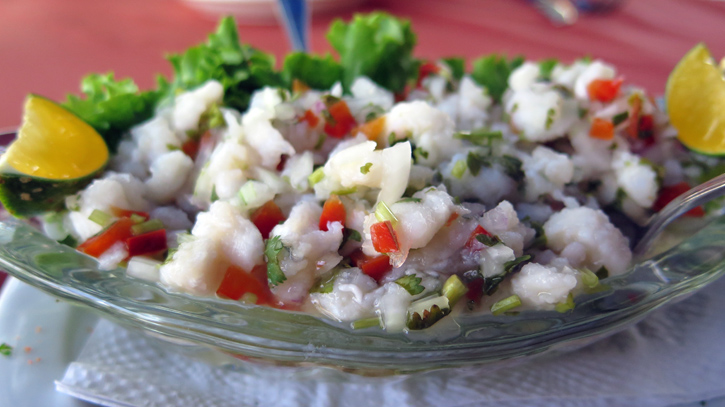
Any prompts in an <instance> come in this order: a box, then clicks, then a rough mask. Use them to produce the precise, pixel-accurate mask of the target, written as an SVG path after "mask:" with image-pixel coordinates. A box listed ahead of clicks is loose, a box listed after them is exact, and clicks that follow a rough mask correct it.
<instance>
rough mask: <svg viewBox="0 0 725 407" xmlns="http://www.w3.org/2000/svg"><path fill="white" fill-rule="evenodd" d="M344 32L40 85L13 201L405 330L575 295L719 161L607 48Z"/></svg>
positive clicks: (378, 30) (203, 269) (70, 230)
mask: <svg viewBox="0 0 725 407" xmlns="http://www.w3.org/2000/svg"><path fill="white" fill-rule="evenodd" d="M328 39H329V41H330V43H331V45H332V46H333V48H334V49H335V50H336V52H337V57H333V56H330V55H326V56H316V55H311V54H305V53H292V54H290V55H288V56H287V57H286V58H285V60H284V63H283V64H282V68H281V69H279V70H278V69H277V68H275V62H274V59H273V58H272V57H271V56H270V55H268V54H265V53H264V52H262V51H259V50H256V49H254V48H252V47H250V46H248V45H245V44H241V43H240V42H239V39H238V34H237V31H236V26H235V23H234V21H233V20H232V19H224V20H222V22H221V23H220V25H219V28H218V30H217V31H216V32H215V33H213V34H211V35H210V36H209V39H208V41H207V42H205V43H202V44H200V45H197V46H195V47H192V48H190V49H188V50H187V51H185V52H184V53H181V54H177V55H172V56H171V57H170V58H169V59H170V62H171V63H172V65H173V67H174V71H175V74H174V76H173V77H172V78H170V79H165V78H161V79H160V80H159V85H158V87H157V89H154V90H151V91H145V92H141V91H139V90H138V88H137V87H136V85H135V84H134V83H133V82H132V81H131V80H129V79H125V80H120V81H116V80H115V79H114V77H113V75H112V74H106V75H99V74H93V75H90V76H88V77H87V78H86V79H85V80H84V82H83V86H82V89H83V91H84V95H83V96H82V97H78V96H70V97H69V98H68V100H67V101H65V102H64V103H62V104H56V103H55V102H52V101H49V100H47V99H44V98H42V97H40V96H34V95H31V96H30V97H29V98H28V100H27V102H26V113H25V118H24V123H23V127H22V128H21V130H20V131H19V134H18V139H17V141H16V142H15V143H14V144H13V145H11V147H10V148H9V150H8V153H7V154H6V155H4V156H3V158H2V163H1V164H2V167H0V168H1V169H2V171H1V172H2V174H0V181H2V184H1V185H0V199H2V202H3V204H4V205H5V207H6V208H7V209H8V210H9V211H10V212H11V213H13V214H14V215H16V216H20V217H31V216H32V217H37V218H38V219H39V220H40V221H41V223H42V226H43V229H44V231H45V233H46V234H48V235H49V236H51V237H53V238H54V239H57V240H59V241H62V242H64V243H67V244H69V245H72V246H75V247H76V248H77V250H78V251H80V252H83V253H86V254H88V255H90V256H93V257H96V258H97V259H98V262H99V263H100V265H101V267H102V268H104V269H109V270H110V269H115V268H117V267H123V268H125V269H126V272H127V273H128V275H131V276H133V277H137V278H141V279H145V280H150V281H153V282H158V284H161V285H163V286H164V287H166V288H167V289H168V290H170V291H174V292H183V293H188V294H191V295H196V296H218V297H220V298H223V299H226V300H235V301H242V302H245V303H249V304H258V305H262V306H270V307H278V308H283V309H289V310H296V311H304V312H310V313H317V314H321V315H324V316H326V317H328V318H331V319H334V320H336V321H344V322H346V323H350V325H351V326H352V327H353V328H355V329H364V328H367V329H381V328H382V329H385V330H387V331H389V332H400V331H405V330H412V329H424V328H427V327H430V326H431V325H433V324H434V323H436V322H437V321H439V320H441V319H442V318H446V316H447V315H449V314H451V313H452V312H456V313H457V312H464V313H465V312H474V313H481V312H485V313H492V314H494V315H500V314H508V313H512V312H519V311H522V310H556V311H559V312H567V311H569V310H571V309H572V308H574V307H575V304H576V297H577V295H579V294H582V293H587V292H592V291H594V290H598V289H601V287H602V283H601V280H602V279H605V278H607V277H608V276H612V275H618V274H622V273H624V272H626V271H627V270H628V268H629V267H630V263H631V260H632V252H631V242H632V239H634V238H636V234H637V231H638V227H639V226H640V225H642V224H643V223H644V222H645V221H646V220H647V218H648V217H649V216H650V215H651V214H652V213H653V212H656V211H658V210H659V209H661V208H662V207H663V206H664V205H666V204H667V203H668V202H669V201H670V200H672V199H673V198H675V197H676V196H677V195H679V194H680V193H682V192H684V191H686V190H687V189H689V186H690V185H694V184H695V183H698V182H700V180H702V179H708V178H709V177H711V176H712V175H713V171H716V170H717V168H721V162H720V160H719V159H718V158H713V157H709V156H705V155H699V154H694V153H691V152H690V151H689V150H688V149H686V148H685V147H684V146H683V145H682V144H681V143H680V142H679V141H678V140H677V138H676V136H677V133H676V132H675V130H674V129H673V128H672V127H671V126H670V124H669V121H668V117H667V116H666V114H665V113H663V111H662V110H661V109H660V108H659V107H658V105H657V103H656V102H655V101H654V99H653V98H652V97H651V96H649V95H647V94H646V93H645V91H644V90H643V89H641V88H638V87H637V86H635V85H633V84H630V83H628V82H627V81H626V80H625V78H623V77H622V76H620V75H619V74H618V73H617V71H616V69H615V67H613V66H611V65H609V64H607V63H606V62H603V61H600V60H597V59H590V58H584V59H580V60H577V61H574V62H571V63H562V62H559V61H557V60H553V59H551V60H543V61H528V60H525V59H523V58H520V57H517V58H507V57H505V56H501V55H489V56H484V57H481V58H478V59H475V60H473V61H471V65H470V66H471V67H472V69H467V64H466V61H464V60H463V59H461V58H444V59H439V60H420V59H417V58H415V57H414V56H413V48H414V45H415V39H416V37H415V34H414V33H413V32H412V30H411V27H410V23H409V22H407V21H404V20H399V19H396V18H394V17H392V16H390V15H387V14H384V13H374V14H369V15H358V16H356V17H355V18H354V19H353V20H352V21H350V22H343V21H336V22H335V23H333V25H332V26H331V28H330V31H329V33H328ZM707 211H708V208H697V209H696V210H693V211H692V212H691V213H689V214H688V215H689V216H694V217H702V216H704V215H706V212H707Z"/></svg>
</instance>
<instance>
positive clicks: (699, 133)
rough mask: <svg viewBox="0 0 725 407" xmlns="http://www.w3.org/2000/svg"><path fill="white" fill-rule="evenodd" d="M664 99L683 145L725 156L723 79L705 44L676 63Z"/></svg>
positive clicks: (695, 48) (698, 150)
mask: <svg viewBox="0 0 725 407" xmlns="http://www.w3.org/2000/svg"><path fill="white" fill-rule="evenodd" d="M665 98H666V102H667V113H668V114H669V117H670V122H671V123H672V126H673V127H674V128H675V129H676V130H677V132H678V136H677V138H678V139H679V140H680V142H682V144H684V145H685V146H687V147H688V148H690V149H692V150H695V151H697V152H699V153H702V154H708V155H725V78H723V72H722V69H721V68H720V66H719V64H718V63H717V62H716V61H715V60H714V59H713V58H712V55H711V54H710V51H709V50H708V49H707V47H706V46H705V45H704V44H702V43H700V44H698V45H696V46H695V47H694V48H692V49H691V50H690V51H689V52H688V53H687V54H686V55H685V56H684V57H683V58H682V59H681V60H680V62H679V63H678V64H677V66H676V67H675V69H674V70H673V71H672V73H671V74H670V77H669V79H668V81H667V88H666V91H665Z"/></svg>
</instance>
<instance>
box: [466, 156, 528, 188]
mask: <svg viewBox="0 0 725 407" xmlns="http://www.w3.org/2000/svg"><path fill="white" fill-rule="evenodd" d="M466 164H467V165H468V170H469V171H470V172H471V174H473V176H474V177H475V176H477V175H478V173H479V171H481V168H482V167H487V168H490V167H492V166H493V165H494V164H498V165H499V166H500V167H501V168H502V169H503V171H504V172H505V173H506V175H508V176H509V177H510V178H511V179H513V180H514V181H516V182H521V181H523V180H524V177H525V174H524V171H523V170H522V169H521V166H522V163H521V160H519V159H518V158H516V157H513V156H510V155H504V156H500V157H499V156H492V155H483V154H478V153H476V152H473V151H471V152H469V153H468V157H467V159H466Z"/></svg>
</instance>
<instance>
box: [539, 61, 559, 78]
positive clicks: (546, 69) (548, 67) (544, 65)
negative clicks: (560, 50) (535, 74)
mask: <svg viewBox="0 0 725 407" xmlns="http://www.w3.org/2000/svg"><path fill="white" fill-rule="evenodd" d="M558 63H559V60H557V59H555V58H551V59H545V60H543V61H540V62H539V77H540V78H541V79H543V80H545V81H548V80H550V79H551V72H552V71H553V70H554V68H555V67H556V65H557V64H558Z"/></svg>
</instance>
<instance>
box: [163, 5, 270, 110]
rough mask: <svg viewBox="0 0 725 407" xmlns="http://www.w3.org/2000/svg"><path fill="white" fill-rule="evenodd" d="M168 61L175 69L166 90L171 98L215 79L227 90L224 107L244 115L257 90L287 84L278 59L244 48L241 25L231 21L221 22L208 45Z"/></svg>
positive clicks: (171, 56) (224, 20) (193, 48)
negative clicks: (280, 70)
mask: <svg viewBox="0 0 725 407" xmlns="http://www.w3.org/2000/svg"><path fill="white" fill-rule="evenodd" d="M168 59H169V62H171V65H172V66H173V68H174V78H173V80H172V81H171V83H170V84H169V86H168V89H167V90H166V97H167V98H173V97H174V96H175V95H176V94H177V93H178V92H180V91H184V90H188V89H193V88H195V87H198V86H201V85H202V84H203V83H204V82H206V81H208V80H210V79H214V80H217V81H219V82H220V83H221V84H222V86H223V87H224V104H225V105H226V106H229V107H232V108H234V109H237V110H240V111H244V110H246V109H247V107H248V106H249V100H250V98H251V95H252V93H253V92H254V91H255V90H257V89H260V88H262V87H264V86H282V85H283V84H284V83H283V81H282V78H281V77H280V75H279V73H278V72H277V71H275V69H274V56H272V55H270V54H266V53H264V52H261V51H258V50H256V49H254V48H252V47H251V46H249V45H247V44H240V42H239V33H238V32H237V25H236V23H235V22H234V19H233V18H231V17H226V18H224V19H222V20H221V22H220V23H219V27H218V28H217V30H216V32H214V33H213V34H211V35H209V39H208V40H207V42H206V43H203V44H200V45H197V46H194V47H191V48H189V49H188V50H186V51H185V52H184V53H182V54H174V55H170V56H169V57H168Z"/></svg>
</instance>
